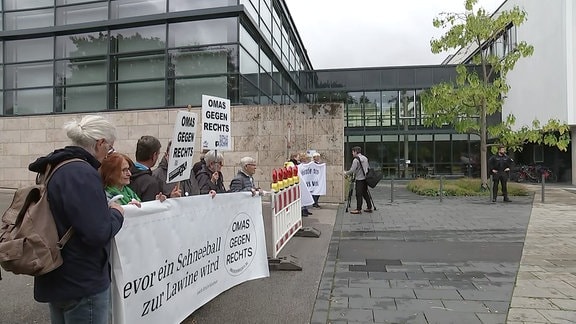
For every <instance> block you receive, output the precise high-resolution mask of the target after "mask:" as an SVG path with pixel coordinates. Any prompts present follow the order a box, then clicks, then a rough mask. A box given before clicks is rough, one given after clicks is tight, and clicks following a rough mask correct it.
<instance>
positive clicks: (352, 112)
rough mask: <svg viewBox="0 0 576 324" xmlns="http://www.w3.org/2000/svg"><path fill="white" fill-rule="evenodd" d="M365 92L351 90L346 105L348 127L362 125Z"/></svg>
mask: <svg viewBox="0 0 576 324" xmlns="http://www.w3.org/2000/svg"><path fill="white" fill-rule="evenodd" d="M363 95H364V93H363V92H349V93H348V99H347V100H348V104H347V105H346V120H347V122H348V125H347V126H348V127H359V126H362V118H363V116H362V106H361V105H360V103H361V100H362V97H363Z"/></svg>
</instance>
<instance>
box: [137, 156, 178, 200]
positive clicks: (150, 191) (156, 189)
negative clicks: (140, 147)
mask: <svg viewBox="0 0 576 324" xmlns="http://www.w3.org/2000/svg"><path fill="white" fill-rule="evenodd" d="M130 171H131V172H132V176H130V185H129V187H130V188H132V190H134V192H135V193H136V194H137V195H138V197H140V199H142V201H152V200H156V195H157V194H159V193H160V192H162V193H163V194H165V195H166V196H168V195H169V194H170V192H163V191H162V189H163V186H162V183H161V182H160V181H159V180H158V178H156V177H155V176H153V175H152V170H150V169H149V168H146V169H145V170H144V169H143V168H141V167H140V168H139V167H138V165H135V166H133V167H132V168H131V169H130Z"/></svg>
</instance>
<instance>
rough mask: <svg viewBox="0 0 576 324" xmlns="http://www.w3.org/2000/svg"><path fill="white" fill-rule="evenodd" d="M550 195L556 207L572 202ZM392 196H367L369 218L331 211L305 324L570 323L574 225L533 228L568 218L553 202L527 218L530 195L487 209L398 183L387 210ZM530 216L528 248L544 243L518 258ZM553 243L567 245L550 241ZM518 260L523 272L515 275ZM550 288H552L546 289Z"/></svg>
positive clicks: (381, 188) (481, 200)
mask: <svg viewBox="0 0 576 324" xmlns="http://www.w3.org/2000/svg"><path fill="white" fill-rule="evenodd" d="M556 189H558V190H559V192H561V193H566V194H568V196H566V198H565V199H569V197H570V196H569V195H570V194H571V195H573V194H572V193H569V192H567V191H565V190H563V189H560V188H556ZM391 192H392V190H391V186H390V182H382V183H380V184H379V185H378V187H376V188H375V189H372V191H371V193H372V197H373V199H374V203H375V206H376V207H377V210H375V211H374V212H373V213H363V214H361V215H351V214H349V213H345V212H344V208H343V207H342V208H340V209H339V211H338V214H337V217H336V223H335V226H334V232H333V236H332V241H331V243H330V247H329V250H328V256H327V260H326V265H325V268H324V273H323V275H322V278H321V282H320V285H319V291H318V295H317V300H316V303H315V306H314V312H313V314H312V319H311V323H314V324H316V323H424V324H432V323H442V324H447V323H466V324H468V323H484V324H488V323H506V321H507V314H508V311H509V309H510V315H508V317H509V319H508V323H514V324H516V323H525V322H530V323H574V322H576V320H574V319H573V318H571V317H570V316H574V310H575V309H576V308H575V305H574V295H573V293H574V292H575V290H576V288H575V287H576V283H575V280H574V279H575V278H576V270H575V269H576V261H574V260H575V259H574V257H573V255H570V253H576V252H574V251H576V250H575V249H574V247H575V246H574V244H576V239H573V238H571V237H569V236H570V234H569V233H570V232H572V233H573V232H574V221H575V218H573V217H572V218H571V217H570V216H564V217H562V220H563V222H565V223H567V224H569V225H570V226H571V228H567V226H563V225H562V224H560V223H557V224H556V225H555V226H549V227H546V228H547V229H548V230H546V231H544V230H543V229H542V226H541V225H539V223H546V224H548V222H550V219H556V220H558V219H557V218H556V217H555V216H553V215H554V214H563V213H564V214H566V211H568V210H569V205H568V204H564V205H560V204H559V203H558V202H554V201H553V197H555V196H556V192H554V193H553V194H552V195H545V197H546V198H548V196H550V198H548V200H547V203H545V204H539V203H534V209H533V206H532V205H533V201H535V200H534V199H538V200H539V199H540V196H539V194H537V195H536V196H535V197H533V196H529V197H514V199H513V202H511V203H503V202H501V197H500V199H499V201H498V202H497V203H491V202H489V198H488V197H459V198H450V197H448V198H446V197H445V198H444V199H443V200H442V201H440V199H439V198H438V197H421V196H417V195H415V194H413V193H411V192H409V191H408V190H406V188H405V185H404V184H402V183H396V184H395V187H394V191H393V193H394V197H393V201H391ZM547 192H548V191H547ZM354 202H355V200H354V198H353V204H354ZM552 206H554V212H553V213H551V212H550V207H552ZM560 206H563V207H560ZM538 213H542V215H543V216H544V217H545V218H547V219H543V220H540V221H538V222H536V225H533V226H530V230H529V235H530V236H529V238H532V237H534V238H535V239H536V241H541V240H542V239H544V238H546V239H548V240H549V241H550V242H549V243H548V244H546V247H542V245H541V244H540V243H539V242H527V243H526V247H527V248H529V247H533V248H532V249H534V252H529V253H528V252H527V251H525V252H524V253H525V255H524V256H522V249H523V246H524V239H525V237H526V231H527V228H528V223H529V220H530V215H531V214H532V215H533V218H535V219H537V218H539V217H537V216H535V215H537V214H538ZM533 227H537V228H538V229H540V230H541V231H540V232H539V231H533V230H532V228H533ZM532 232H535V233H532ZM535 235H536V236H535ZM560 235H561V236H562V239H563V240H562V241H564V239H566V240H567V241H568V242H566V243H561V242H558V241H557V240H554V238H555V237H560ZM572 236H573V235H572ZM555 243H556V244H555ZM548 249H553V250H555V251H557V252H556V253H555V254H553V255H555V257H550V256H551V255H552V254H550V253H548ZM527 253H528V254H527ZM546 257H548V259H547V260H546V261H544V259H545V258H546ZM521 259H522V261H523V262H527V264H524V263H523V264H522V266H520V261H521ZM552 261H553V262H552ZM519 267H520V270H521V271H520V275H519V279H518V281H517V282H516V275H517V273H518V269H519ZM544 267H546V268H545V269H544ZM558 277H561V278H562V279H558ZM522 278H525V279H522ZM536 278H537V279H536ZM554 278H555V279H554ZM551 280H554V282H553V283H552V285H553V287H552V286H551V285H548V284H546V283H548V282H550V281H551ZM544 281H546V283H545V282H544ZM515 283H516V287H515ZM567 294H572V295H570V296H569V295H567ZM512 296H514V299H512ZM542 298H549V299H546V300H549V302H550V304H548V303H544V302H543V299H542ZM511 301H512V308H510V304H511ZM551 305H554V307H552V306H551ZM533 306H534V307H533ZM535 306H542V310H540V309H535V308H536V307H535ZM528 309H529V310H530V311H527V310H528ZM570 312H571V314H569V313H570ZM530 314H533V315H530ZM543 319H546V320H548V321H541V320H543ZM553 319H563V320H564V321H553Z"/></svg>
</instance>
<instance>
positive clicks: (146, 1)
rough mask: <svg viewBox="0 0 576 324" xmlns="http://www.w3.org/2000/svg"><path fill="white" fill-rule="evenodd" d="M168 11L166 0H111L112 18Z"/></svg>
mask: <svg viewBox="0 0 576 324" xmlns="http://www.w3.org/2000/svg"><path fill="white" fill-rule="evenodd" d="M165 12H166V0H116V1H111V2H110V15H111V19H118V18H126V17H140V16H146V15H153V14H160V13H165Z"/></svg>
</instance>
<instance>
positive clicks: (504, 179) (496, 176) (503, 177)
mask: <svg viewBox="0 0 576 324" xmlns="http://www.w3.org/2000/svg"><path fill="white" fill-rule="evenodd" d="M492 180H493V181H494V183H493V184H492V199H496V197H498V182H500V183H501V184H502V195H503V196H504V199H508V188H507V187H506V183H508V174H507V173H506V172H503V171H502V172H498V173H492Z"/></svg>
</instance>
